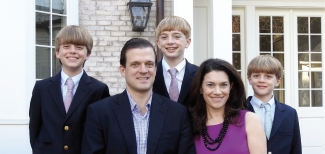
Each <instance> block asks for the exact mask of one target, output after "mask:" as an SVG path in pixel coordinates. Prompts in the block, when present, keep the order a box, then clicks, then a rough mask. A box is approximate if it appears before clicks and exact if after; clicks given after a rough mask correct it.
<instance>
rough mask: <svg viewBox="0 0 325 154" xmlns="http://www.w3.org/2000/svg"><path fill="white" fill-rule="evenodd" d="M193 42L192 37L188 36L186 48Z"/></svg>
mask: <svg viewBox="0 0 325 154" xmlns="http://www.w3.org/2000/svg"><path fill="white" fill-rule="evenodd" d="M191 42H192V38H190V37H189V38H187V39H186V45H185V48H188V47H189V46H190V44H191Z"/></svg>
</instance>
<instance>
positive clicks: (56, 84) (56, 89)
mask: <svg viewBox="0 0 325 154" xmlns="http://www.w3.org/2000/svg"><path fill="white" fill-rule="evenodd" d="M51 81H52V84H51V85H50V86H49V88H48V89H49V92H50V94H51V96H52V98H53V100H54V101H55V103H56V105H57V106H58V108H59V110H60V112H61V114H62V115H63V116H65V115H66V112H65V108H64V104H63V98H62V93H61V72H60V73H58V74H57V75H55V76H54V77H52V78H51Z"/></svg>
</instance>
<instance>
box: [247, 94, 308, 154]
mask: <svg viewBox="0 0 325 154" xmlns="http://www.w3.org/2000/svg"><path fill="white" fill-rule="evenodd" d="M251 99H252V96H250V97H248V99H247V103H248V110H250V111H252V112H255V111H254V108H253V106H252V104H251V103H250V102H251ZM274 101H275V113H274V119H273V125H272V130H271V134H270V139H269V140H268V141H267V151H268V152H272V154H301V153H302V149H301V138H300V128H299V121H298V115H297V112H296V110H295V109H294V108H292V107H290V106H288V105H286V104H283V103H280V102H278V101H277V100H276V99H275V98H274Z"/></svg>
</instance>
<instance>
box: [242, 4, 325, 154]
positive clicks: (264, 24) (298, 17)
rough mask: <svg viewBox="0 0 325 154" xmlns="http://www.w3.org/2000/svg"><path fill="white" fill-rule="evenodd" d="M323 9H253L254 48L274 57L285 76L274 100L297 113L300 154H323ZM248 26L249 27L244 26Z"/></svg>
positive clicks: (324, 151) (260, 52)
mask: <svg viewBox="0 0 325 154" xmlns="http://www.w3.org/2000/svg"><path fill="white" fill-rule="evenodd" d="M324 14H325V12H324V10H321V9H319V10H317V9H265V8H263V9H262V8H261V9H259V8H258V9H256V14H255V15H256V16H255V21H256V22H255V24H256V25H255V27H257V28H256V35H255V36H256V40H258V41H256V49H258V51H259V54H270V55H273V56H274V57H276V58H277V59H278V60H279V61H280V62H281V63H282V65H283V67H284V77H283V79H282V82H281V83H280V86H279V87H278V88H276V89H275V91H274V95H275V97H276V98H277V99H278V100H279V101H281V102H284V103H285V104H287V105H289V106H292V107H293V108H295V109H296V110H297V112H298V116H299V124H300V133H301V141H302V146H303V153H306V154H324V153H325V150H324V147H325V146H324V145H325V143H324V139H325V135H324V130H325V129H324V117H325V108H324V103H323V97H324V90H323V87H324V83H323V82H322V79H324V76H323V67H322V66H323V65H322V63H323V62H325V61H324V60H323V59H324V54H323V52H324V49H323V47H324V46H325V43H324V40H325V39H324V30H325V28H324V27H325V26H324V25H325V24H324V21H325V18H324ZM247 26H248V25H247Z"/></svg>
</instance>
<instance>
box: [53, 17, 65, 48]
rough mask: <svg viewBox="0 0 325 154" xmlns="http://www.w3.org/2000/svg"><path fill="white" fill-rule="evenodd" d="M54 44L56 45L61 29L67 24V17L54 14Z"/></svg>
mask: <svg viewBox="0 0 325 154" xmlns="http://www.w3.org/2000/svg"><path fill="white" fill-rule="evenodd" d="M52 20H53V21H52V24H53V25H52V41H53V42H52V44H53V46H54V45H55V37H56V35H57V34H58V33H59V31H60V30H61V29H62V28H63V27H65V26H66V25H67V18H66V17H62V16H56V15H53V16H52Z"/></svg>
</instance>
